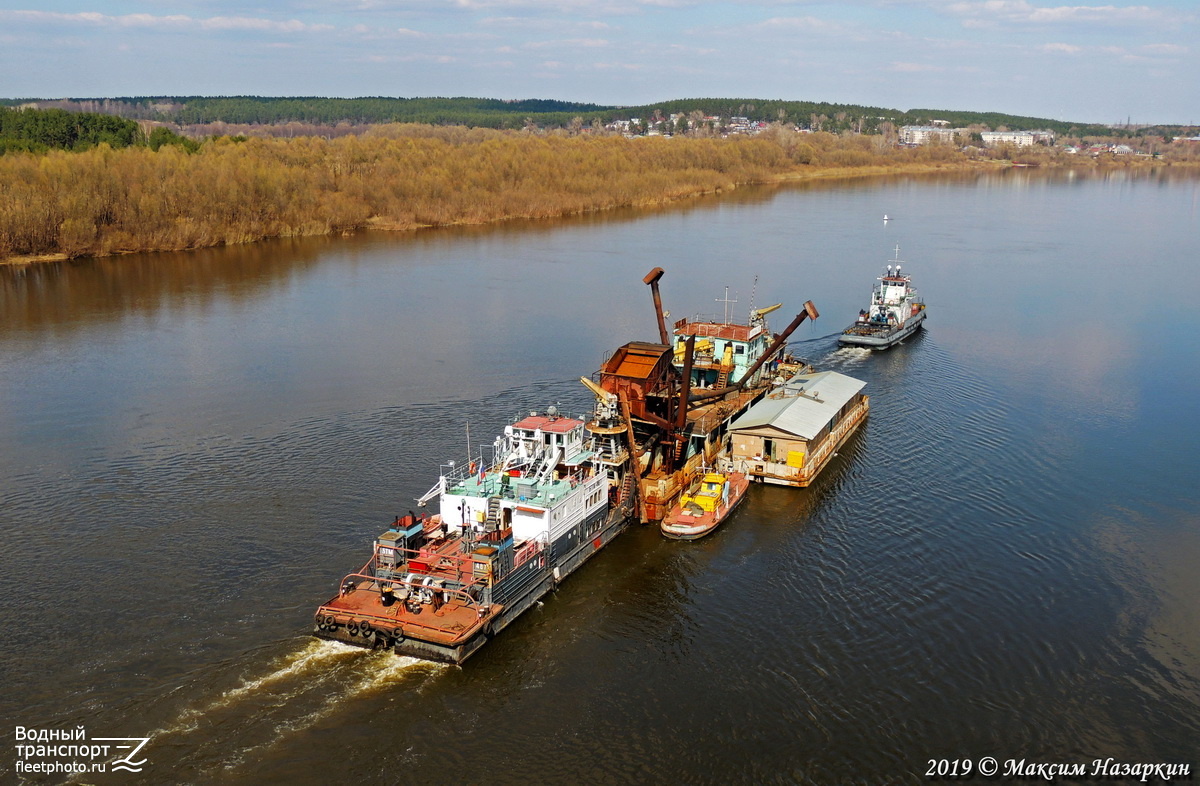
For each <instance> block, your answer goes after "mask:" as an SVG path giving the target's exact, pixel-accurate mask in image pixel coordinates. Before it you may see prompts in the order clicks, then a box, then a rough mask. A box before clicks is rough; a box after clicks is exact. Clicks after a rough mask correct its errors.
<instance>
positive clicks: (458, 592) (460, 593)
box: [321, 573, 488, 630]
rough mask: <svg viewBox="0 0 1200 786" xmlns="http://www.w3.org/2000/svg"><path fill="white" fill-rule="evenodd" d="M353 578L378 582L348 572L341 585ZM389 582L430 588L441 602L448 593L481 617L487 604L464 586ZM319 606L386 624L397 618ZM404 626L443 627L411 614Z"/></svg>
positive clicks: (323, 607) (365, 576)
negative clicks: (440, 597) (429, 585)
mask: <svg viewBox="0 0 1200 786" xmlns="http://www.w3.org/2000/svg"><path fill="white" fill-rule="evenodd" d="M355 579H368V580H370V581H371V582H372V583H375V584H378V581H377V580H376V579H375V577H373V576H370V575H367V574H365V573H348V574H346V576H345V578H343V579H342V584H341V586H343V587H345V586H346V584H347V583H349V582H354V580H355ZM389 584H391V585H392V586H395V585H397V584H404V585H405V586H407V587H409V588H410V589H413V590H417V591H421V590H431V591H432V592H436V593H439V594H441V595H442V598H443V602H446V596H448V595H449V596H453V597H454V598H455V599H456V600H458V601H459V602H460V603H461V604H462V605H464V606H467V607H468V608H474V609H475V610H476V611H477V612H478V614H479V615H480V617H482V616H483V614H484V606H486V605H488V604H485V603H481V602H480V600H479V599H478V598H476V597H474V596H473V595H472V594H471V593H470V592H468V591H467V590H466V589H465V588H464V589H460V588H457V587H455V588H452V587H426V586H424V585H423V584H422V583H420V582H409V581H407V580H402V581H391V582H389ZM354 591H355V592H362V591H364V590H363V588H362V587H359V586H355V589H354ZM368 591H374V592H379V593H380V594H382V592H383V590H382V588H378V587H375V588H372V589H371V590H368ZM344 594H345V593H344V592H343V593H341V594H339V596H338V597H341V595H344ZM399 602H401V601H397V603H399ZM321 608H322V609H325V610H326V611H328V612H330V613H332V614H348V615H350V616H352V617H353V618H354V619H356V620H371V621H373V622H381V623H386V624H387V625H395V624H396V622H397V619H396V618H395V617H394V616H390V615H387V614H378V613H374V612H370V611H365V610H362V609H356V610H354V611H352V612H351V611H346V610H345V609H340V608H337V607H333V608H330V606H329V604H328V603H326V604H324V605H322V606H321ZM404 626H405V627H406V628H408V627H411V626H418V627H422V628H428V629H430V630H443V628H441V627H439V626H437V625H430V624H428V623H425V622H422V621H421V620H418V619H413V618H412V617H411V616H406V617H405V618H404Z"/></svg>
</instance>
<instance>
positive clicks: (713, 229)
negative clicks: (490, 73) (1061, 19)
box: [0, 170, 1200, 783]
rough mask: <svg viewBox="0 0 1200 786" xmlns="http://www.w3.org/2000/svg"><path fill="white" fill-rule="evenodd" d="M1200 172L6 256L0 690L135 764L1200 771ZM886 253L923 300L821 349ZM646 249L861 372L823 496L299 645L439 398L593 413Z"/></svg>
mask: <svg viewBox="0 0 1200 786" xmlns="http://www.w3.org/2000/svg"><path fill="white" fill-rule="evenodd" d="M1198 183H1200V181H1198V180H1196V179H1189V178H1181V177H1179V176H1178V175H1177V174H1176V173H1173V172H1164V171H1155V172H1151V173H1142V174H1138V173H1131V172H1126V171H1120V172H1113V173H1071V172H1061V171H1050V172H1039V171H1030V170H1013V171H1006V172H1002V173H997V174H994V175H979V174H969V175H954V176H935V177H901V178H893V179H871V180H862V181H848V182H845V183H837V184H831V183H806V184H798V185H796V186H794V187H787V188H770V189H766V188H764V189H745V190H739V191H737V192H735V193H734V194H732V195H722V196H720V197H716V196H713V197H705V198H701V199H698V200H692V201H688V202H686V203H681V204H679V205H673V206H667V207H664V208H661V209H658V210H655V211H653V212H644V211H643V212H639V211H612V212H610V213H604V214H598V215H593V216H585V217H579V218H572V219H567V220H563V221H556V222H510V223H506V224H503V225H497V226H492V227H468V228H461V229H453V230H447V231H441V230H439V231H430V232H419V233H413V234H407V235H393V234H386V233H362V234H359V235H355V236H353V237H346V238H318V239H304V240H281V241H275V242H269V243H263V244H259V245H254V246H245V247H232V248H227V249H214V250H209V251H200V252H194V253H188V254H163V255H141V256H130V257H121V258H112V259H104V260H95V261H77V262H73V263H62V264H58V265H49V266H31V267H26V268H4V269H0V309H2V310H0V368H2V370H3V374H2V375H0V503H2V504H0V532H3V536H2V537H3V541H2V545H3V548H2V549H0V592H2V593H3V597H4V599H5V602H4V603H3V604H0V626H3V629H4V630H5V631H6V635H5V636H4V637H3V638H0V664H3V667H4V674H5V684H6V686H7V688H6V691H5V692H4V693H3V695H0V707H3V713H2V714H3V717H4V718H5V719H6V720H7V721H8V722H9V726H10V728H11V727H13V726H16V725H22V726H27V727H42V728H75V727H76V726H78V725H83V726H85V727H86V728H87V729H88V731H89V733H90V734H92V735H93V736H105V735H114V736H115V735H118V734H128V735H149V736H150V737H151V742H150V744H149V746H148V747H147V750H146V753H147V754H148V758H149V763H148V765H147V767H146V768H145V770H144V772H143V773H142V775H141V776H139V777H141V778H142V781H143V782H148V783H149V782H154V783H158V782H167V781H186V782H228V783H257V782H264V781H270V782H279V781H287V782H294V783H327V782H330V781H331V780H332V781H335V782H345V781H348V780H358V781H363V782H367V783H376V782H394V781H397V780H402V781H405V782H442V781H444V780H445V779H446V773H457V774H460V775H461V778H460V779H466V780H468V781H472V780H479V779H482V778H483V777H485V776H484V775H482V773H489V774H495V773H504V772H509V771H512V772H518V771H519V772H521V773H522V776H521V777H522V779H529V780H537V781H539V782H555V783H557V782H564V781H570V780H577V779H578V778H579V777H580V774H582V773H588V774H589V777H590V778H591V779H593V780H596V781H606V782H608V781H611V782H645V781H648V780H651V781H683V782H709V781H713V782H717V781H719V782H744V783H760V782H804V783H829V782H847V781H861V782H870V783H874V782H897V781H919V780H921V779H922V773H923V772H924V768H925V767H926V766H927V761H928V759H930V758H933V757H937V756H950V757H952V758H960V757H962V756H970V757H973V758H978V757H980V756H984V755H994V756H997V758H1000V759H1001V760H1002V761H1003V759H1004V758H1007V757H1016V758H1018V759H1019V758H1022V757H1026V758H1029V759H1030V760H1034V759H1037V760H1040V761H1066V762H1090V761H1091V760H1092V759H1094V758H1097V757H1107V756H1113V757H1115V758H1117V759H1118V760H1122V761H1188V760H1191V761H1192V762H1193V763H1195V754H1196V750H1195V740H1196V739H1197V736H1198V735H1197V732H1198V731H1200V729H1198V728H1197V724H1196V720H1195V719H1196V718H1198V717H1200V712H1198V711H1197V710H1200V641H1197V639H1196V636H1195V631H1196V630H1197V625H1196V622H1197V620H1196V615H1195V608H1196V606H1195V602H1194V601H1195V597H1196V591H1197V587H1196V583H1195V580H1194V574H1195V572H1194V571H1193V570H1190V567H1189V566H1191V565H1192V564H1193V563H1194V562H1195V560H1194V559H1193V557H1194V556H1195V555H1197V553H1198V552H1200V535H1197V528H1196V524H1197V522H1196V520H1195V518H1196V517H1195V515H1194V511H1195V510H1197V509H1200V499H1197V497H1196V493H1195V491H1194V490H1193V487H1194V475H1195V468H1196V463H1195V461H1194V460H1192V459H1191V458H1190V456H1191V455H1192V454H1193V453H1194V447H1195V444H1196V443H1197V442H1198V441H1200V439H1198V438H1200V410H1197V408H1195V407H1194V406H1193V402H1192V401H1191V398H1192V393H1191V391H1192V390H1193V389H1194V381H1195V380H1194V373H1195V372H1194V369H1195V367H1196V363H1197V360H1198V359H1200V337H1198V336H1200V334H1194V333H1192V334H1181V335H1173V336H1172V338H1171V340H1170V341H1165V340H1164V332H1163V331H1164V325H1165V324H1167V323H1166V322H1164V317H1165V316H1166V315H1168V314H1173V313H1175V309H1176V307H1177V306H1178V303H1179V298H1180V295H1179V293H1180V292H1181V291H1183V289H1184V286H1183V284H1184V283H1185V282H1186V281H1187V280H1188V278H1189V277H1190V275H1191V274H1192V270H1191V267H1190V265H1191V260H1194V259H1195V257H1196V252H1197V250H1198V249H1197V245H1196V238H1197V237H1200V232H1198V231H1197V229H1198V226H1197V223H1198V221H1200V219H1198V218H1197V214H1196V210H1195V204H1196V194H1197V184H1198ZM884 213H886V214H888V215H889V216H891V217H892V218H893V220H892V221H889V222H888V223H887V224H883V222H881V221H880V220H879V218H880V216H882V215H883V214H884ZM897 244H899V245H900V246H901V249H902V258H904V259H907V260H908V261H907V262H906V264H905V270H906V272H911V273H912V275H913V277H914V282H915V283H916V285H917V287H918V288H919V289H920V290H921V291H922V293H923V294H924V295H925V297H926V300H927V301H928V302H929V303H930V317H929V320H928V322H927V329H926V330H925V331H924V332H923V333H922V334H918V335H917V336H915V337H913V338H912V339H910V340H909V341H906V342H905V343H904V344H903V345H901V346H899V347H897V348H895V349H893V350H891V351H889V352H886V353H871V352H869V351H866V350H860V349H848V348H839V347H838V346H837V344H836V335H837V332H838V331H839V330H840V328H841V327H843V326H844V324H846V323H848V322H849V321H850V320H851V319H852V318H853V315H854V314H857V313H858V309H859V308H861V307H862V306H863V305H864V302H865V299H866V297H867V296H868V292H869V289H870V287H871V285H872V283H873V279H874V277H875V276H876V275H878V271H879V269H880V268H881V266H882V265H883V264H884V263H885V262H886V261H887V260H888V259H889V258H890V257H891V256H892V249H893V247H894V246H895V245H897ZM656 265H661V266H663V267H664V268H666V270H667V277H666V278H664V280H663V295H664V299H665V303H666V307H667V308H669V309H671V310H672V311H673V312H674V315H675V317H676V318H677V317H679V316H683V315H687V314H692V313H697V312H700V313H705V312H707V313H711V312H713V311H715V310H718V309H719V308H720V306H717V305H714V303H715V299H716V298H719V297H721V296H722V295H723V291H724V287H725V286H727V285H728V286H729V287H730V296H731V297H732V298H736V299H737V301H738V302H737V306H736V307H737V308H738V309H748V308H750V307H751V306H753V305H757V306H762V305H764V304H769V303H774V302H780V301H783V302H784V309H783V311H782V312H781V313H785V314H790V313H794V312H795V311H796V310H798V308H799V306H800V304H801V303H802V302H803V301H804V300H806V299H812V300H814V301H815V302H816V303H817V305H818V308H819V310H820V311H821V313H822V314H823V316H822V318H821V319H820V320H818V321H817V323H815V324H808V325H805V326H804V327H802V328H801V329H800V330H798V331H797V334H796V335H795V336H794V340H793V342H792V346H793V349H794V351H796V352H797V354H801V355H804V356H806V357H808V358H809V359H810V360H812V361H813V362H815V363H816V364H817V366H818V367H819V368H822V369H832V370H837V371H841V372H843V373H846V374H850V375H853V376H857V377H860V378H862V379H864V380H866V381H867V383H868V387H867V392H868V393H869V395H870V396H871V415H870V417H869V419H868V420H867V421H866V423H865V425H864V426H863V428H862V429H861V430H860V431H859V433H858V434H856V435H855V436H854V437H853V438H852V439H851V440H850V441H849V442H847V443H846V445H845V446H843V448H842V449H841V450H840V451H839V455H838V456H837V457H836V458H835V459H834V461H833V462H831V464H830V466H829V468H828V469H827V470H826V471H825V472H824V473H823V474H822V475H821V476H820V478H819V479H818V481H817V483H815V484H814V485H813V486H812V487H810V488H808V489H803V490H795V489H781V488H774V487H755V488H753V489H752V490H751V493H750V497H749V499H748V500H747V502H746V504H744V505H743V506H742V507H741V508H740V509H739V510H738V511H737V513H736V514H735V516H734V517H733V519H732V520H731V521H729V522H728V523H727V524H726V525H725V526H723V527H722V528H721V529H720V530H718V531H717V532H716V533H715V534H714V535H713V536H711V537H709V538H707V539H705V540H702V541H699V542H697V543H684V544H681V543H675V542H669V541H666V540H665V539H663V538H661V537H660V536H659V535H658V534H657V532H656V531H655V530H654V529H653V528H635V529H634V530H631V531H629V532H627V533H626V534H625V535H623V536H622V537H621V538H618V539H617V540H616V541H615V542H614V543H613V544H611V545H610V546H608V547H606V549H605V550H604V551H603V552H602V553H601V554H599V555H597V557H596V559H594V560H592V561H591V562H590V563H589V564H588V565H587V566H586V567H585V568H584V569H582V570H580V571H579V572H578V573H576V574H575V575H572V576H571V577H570V578H569V579H568V581H567V582H566V583H565V584H564V586H563V587H562V589H561V590H560V591H559V592H557V593H555V594H553V595H551V596H549V597H547V598H546V599H545V602H544V603H543V604H542V605H541V606H540V607H538V608H535V609H533V610H531V611H530V612H528V613H527V614H526V615H525V616H524V617H522V618H521V619H520V620H518V621H517V623H516V624H514V625H513V626H511V627H510V628H508V629H506V631H505V632H504V634H503V635H502V636H500V637H498V638H497V640H496V641H494V642H492V643H490V644H489V645H488V647H486V648H484V650H482V651H481V652H480V653H479V654H478V655H477V656H476V657H475V658H473V659H472V660H471V661H470V662H469V663H468V664H467V665H466V666H465V667H463V668H461V669H460V668H445V667H439V666H432V665H429V664H420V663H416V662H413V661H410V660H407V659H402V658H395V657H392V656H385V655H379V654H371V653H366V652H361V651H357V650H351V649H349V648H344V647H340V646H339V645H336V644H332V643H328V642H318V641H315V640H310V639H308V638H307V631H308V629H309V625H310V621H311V614H312V611H313V609H315V607H316V606H317V605H318V604H320V603H321V602H322V601H324V600H325V599H327V598H328V597H329V596H330V595H331V594H332V593H333V592H335V591H336V587H337V584H338V581H339V579H340V578H341V576H342V575H343V573H344V572H346V571H348V570H350V569H352V568H355V567H357V566H358V565H360V564H361V563H362V562H363V561H364V560H365V558H366V556H367V553H366V551H365V549H367V548H368V546H369V543H370V540H371V538H372V537H373V536H375V535H377V534H378V530H379V529H380V527H381V526H382V525H383V524H384V523H385V522H387V521H390V520H391V518H392V517H393V516H394V515H396V514H398V513H402V512H404V511H405V510H407V509H408V508H409V507H411V506H412V505H413V503H412V502H411V500H412V499H413V498H414V497H416V496H418V495H420V494H421V493H423V492H424V491H425V490H426V489H427V488H428V486H429V485H430V484H431V483H432V482H433V480H434V479H435V477H436V473H437V467H438V465H439V464H440V463H441V462H443V461H446V460H447V459H451V458H460V457H461V456H462V455H463V454H464V453H465V452H466V430H467V426H468V423H469V426H470V430H471V434H472V438H473V440H475V441H476V442H478V441H480V440H484V441H487V440H490V436H491V435H493V434H494V433H496V432H497V431H498V430H499V429H501V428H502V427H503V425H504V424H505V423H506V422H508V418H509V417H510V416H511V415H514V414H517V413H519V412H522V411H526V410H528V409H531V408H535V407H542V406H545V405H546V404H549V403H557V404H559V405H560V407H561V408H562V409H564V410H577V409H580V408H582V407H586V406H588V403H589V394H588V393H587V391H586V390H585V389H584V388H583V387H582V386H581V385H580V384H579V383H578V381H577V378H578V377H579V376H580V375H582V374H588V373H590V372H591V371H593V370H594V369H595V368H596V367H597V366H598V364H599V362H600V360H601V358H602V357H603V356H604V354H605V353H606V352H608V351H610V350H611V349H612V348H613V347H615V346H616V345H617V344H620V343H622V342H624V341H626V340H631V339H643V340H646V339H653V336H654V329H655V328H654V322H653V317H652V315H651V311H650V298H649V294H648V293H647V292H646V291H645V288H644V286H643V285H642V284H641V283H640V279H641V277H642V276H643V275H644V274H645V272H646V271H647V270H648V269H649V268H651V267H653V266H656ZM756 277H757V284H756V283H755V278H756ZM12 767H13V762H12V760H11V758H9V759H0V773H3V774H5V775H7V774H8V773H11V772H12V771H13V770H12ZM488 777H491V775H489V776H488Z"/></svg>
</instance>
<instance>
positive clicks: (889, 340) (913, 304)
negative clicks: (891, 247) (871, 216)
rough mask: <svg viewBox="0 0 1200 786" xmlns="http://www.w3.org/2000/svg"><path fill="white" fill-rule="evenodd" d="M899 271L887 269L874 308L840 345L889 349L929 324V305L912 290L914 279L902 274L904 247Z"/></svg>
mask: <svg viewBox="0 0 1200 786" xmlns="http://www.w3.org/2000/svg"><path fill="white" fill-rule="evenodd" d="M892 262H894V263H895V270H893V269H892V265H890V264H889V265H888V266H887V273H885V274H884V275H883V276H881V277H880V278H879V279H878V280H879V285H878V286H877V287H875V291H874V292H872V293H871V307H870V308H869V309H863V310H862V311H859V312H858V319H857V320H855V322H854V324H853V325H851V326H850V327H848V328H846V329H845V330H843V331H842V334H841V335H840V336H838V342H839V343H842V344H852V345H857V346H861V347H870V348H871V349H887V348H888V347H890V346H892V345H894V344H896V343H898V342H900V341H903V340H904V339H906V338H908V337H909V336H911V335H912V334H913V333H915V332H917V330H919V329H920V327H921V323H922V322H924V321H925V301H924V300H923V299H922V298H921V296H920V295H918V294H917V291H916V290H915V289H913V288H912V278H911V277H910V276H905V275H902V274H901V273H900V262H901V261H900V246H896V258H895V259H893V260H892Z"/></svg>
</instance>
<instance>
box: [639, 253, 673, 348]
mask: <svg viewBox="0 0 1200 786" xmlns="http://www.w3.org/2000/svg"><path fill="white" fill-rule="evenodd" d="M663 272H664V271H663V269H662V268H661V267H656V268H654V269H653V270H651V271H650V272H649V273H647V274H646V277H645V278H643V279H642V282H643V283H645V284H649V285H650V292H651V294H653V295H654V315H655V316H656V317H658V339H659V343H660V344H670V343H671V337H670V336H668V335H667V319H666V317H664V316H663V307H662V297H661V296H660V295H659V294H658V280H659V279H660V278H662V277H663Z"/></svg>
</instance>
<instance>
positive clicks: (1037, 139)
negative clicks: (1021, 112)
mask: <svg viewBox="0 0 1200 786" xmlns="http://www.w3.org/2000/svg"><path fill="white" fill-rule="evenodd" d="M981 136H982V137H983V144H985V145H987V146H988V147H995V146H996V145H1013V146H1015V147H1032V146H1033V145H1053V144H1054V132H1053V131H984V132H983V133H982V134H981Z"/></svg>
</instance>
